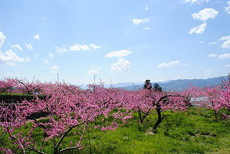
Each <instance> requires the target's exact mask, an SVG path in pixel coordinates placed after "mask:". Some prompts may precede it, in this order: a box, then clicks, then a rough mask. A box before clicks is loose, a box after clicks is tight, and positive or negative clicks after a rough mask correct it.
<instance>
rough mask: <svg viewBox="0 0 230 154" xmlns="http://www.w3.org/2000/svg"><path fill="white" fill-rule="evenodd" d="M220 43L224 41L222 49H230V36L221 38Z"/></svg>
mask: <svg viewBox="0 0 230 154" xmlns="http://www.w3.org/2000/svg"><path fill="white" fill-rule="evenodd" d="M219 40H220V41H224V43H223V44H222V48H228V49H229V48H230V36H223V37H221V38H219Z"/></svg>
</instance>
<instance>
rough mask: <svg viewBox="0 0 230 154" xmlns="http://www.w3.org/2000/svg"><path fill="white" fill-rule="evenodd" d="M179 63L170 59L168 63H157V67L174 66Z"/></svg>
mask: <svg viewBox="0 0 230 154" xmlns="http://www.w3.org/2000/svg"><path fill="white" fill-rule="evenodd" d="M179 64H180V61H172V62H169V63H161V64H159V65H157V67H172V66H176V65H179Z"/></svg>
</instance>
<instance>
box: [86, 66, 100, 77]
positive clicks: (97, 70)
mask: <svg viewBox="0 0 230 154" xmlns="http://www.w3.org/2000/svg"><path fill="white" fill-rule="evenodd" d="M100 70H101V68H100V67H95V66H93V67H92V68H91V69H90V70H89V71H88V75H91V76H94V75H97V74H98V73H99V71H100Z"/></svg>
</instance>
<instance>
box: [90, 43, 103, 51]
mask: <svg viewBox="0 0 230 154" xmlns="http://www.w3.org/2000/svg"><path fill="white" fill-rule="evenodd" d="M89 46H90V47H91V48H92V49H93V50H96V49H100V48H101V46H97V45H95V44H93V43H91V44H90V45H89Z"/></svg>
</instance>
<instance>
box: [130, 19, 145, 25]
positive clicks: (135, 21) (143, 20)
mask: <svg viewBox="0 0 230 154" xmlns="http://www.w3.org/2000/svg"><path fill="white" fill-rule="evenodd" d="M148 21H149V19H148V18H143V19H133V20H132V22H133V24H135V25H139V24H140V23H146V22H148Z"/></svg>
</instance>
